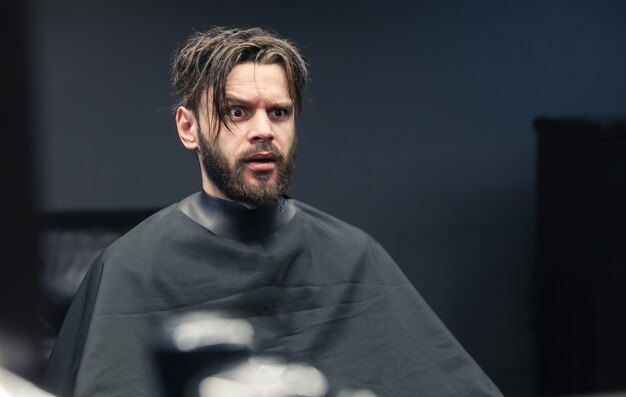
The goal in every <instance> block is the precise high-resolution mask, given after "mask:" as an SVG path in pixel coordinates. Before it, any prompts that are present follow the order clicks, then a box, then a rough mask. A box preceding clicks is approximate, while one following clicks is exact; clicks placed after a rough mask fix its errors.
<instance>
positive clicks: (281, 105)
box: [226, 95, 293, 108]
mask: <svg viewBox="0 0 626 397" xmlns="http://www.w3.org/2000/svg"><path fill="white" fill-rule="evenodd" d="M226 102H228V103H230V102H234V103H241V104H243V105H250V104H251V102H250V101H247V100H245V99H242V98H237V97H235V96H232V95H228V96H226ZM272 108H293V102H292V101H287V102H277V103H274V104H272Z"/></svg>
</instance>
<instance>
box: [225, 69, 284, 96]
mask: <svg viewBox="0 0 626 397" xmlns="http://www.w3.org/2000/svg"><path fill="white" fill-rule="evenodd" d="M226 96H227V97H235V98H238V99H244V100H247V101H255V100H259V99H263V100H265V101H271V102H290V101H291V97H290V95H289V83H288V82H287V75H286V73H285V69H284V68H283V67H282V66H281V65H279V64H275V63H273V64H260V63H253V62H249V63H242V64H238V65H235V66H234V67H233V69H232V70H231V71H230V73H229V74H228V77H227V79H226Z"/></svg>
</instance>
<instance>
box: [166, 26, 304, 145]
mask: <svg viewBox="0 0 626 397" xmlns="http://www.w3.org/2000/svg"><path fill="white" fill-rule="evenodd" d="M247 62H254V63H259V64H279V65H281V66H282V67H283V69H284V70H285V74H286V75H287V84H288V86H289V95H290V96H291V100H292V101H293V104H294V110H295V112H296V114H299V113H300V111H301V108H302V98H303V94H304V90H305V88H306V83H307V78H308V77H307V76H308V70H307V69H308V65H307V61H306V59H305V58H304V57H303V56H302V54H301V53H300V51H299V50H298V49H297V48H296V46H295V45H294V44H293V43H291V42H289V41H287V40H285V39H283V38H281V37H279V36H278V35H277V34H275V33H273V32H270V31H268V30H266V29H262V28H250V29H238V28H224V27H214V28H212V29H210V30H208V31H206V32H197V33H195V34H193V35H192V36H191V37H189V38H188V39H187V40H186V41H185V42H184V43H183V44H182V45H181V47H180V48H179V49H178V51H176V54H175V56H174V62H173V65H172V80H173V84H174V89H175V90H176V93H177V95H178V103H177V104H176V107H178V106H184V107H186V108H189V109H191V110H192V111H193V112H194V114H195V115H196V117H197V116H198V115H199V111H201V110H202V109H200V104H201V99H202V95H205V97H206V99H207V102H206V103H207V109H206V110H207V115H211V116H212V117H211V120H210V121H211V123H212V127H213V130H214V131H218V126H219V125H220V123H223V124H224V125H226V126H227V127H228V126H229V122H230V115H229V113H228V104H227V102H226V92H225V91H226V79H227V77H228V74H229V73H230V71H231V70H232V68H233V67H234V66H235V65H238V64H241V63H247ZM211 99H212V100H211ZM209 110H210V111H209ZM211 135H212V136H213V137H214V138H217V134H211Z"/></svg>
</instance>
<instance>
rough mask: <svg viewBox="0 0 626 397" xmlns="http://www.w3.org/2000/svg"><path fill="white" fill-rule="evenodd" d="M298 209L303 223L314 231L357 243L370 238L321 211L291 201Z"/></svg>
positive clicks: (354, 227) (356, 228) (357, 229)
mask: <svg viewBox="0 0 626 397" xmlns="http://www.w3.org/2000/svg"><path fill="white" fill-rule="evenodd" d="M293 203H294V205H295V206H296V208H297V209H298V213H299V216H300V218H301V219H302V221H303V223H304V224H305V225H306V226H307V227H309V228H310V229H312V230H314V231H319V232H323V233H327V234H330V235H341V236H342V237H344V238H350V239H354V240H358V241H366V240H370V239H371V237H370V236H369V235H368V234H367V233H366V232H365V231H363V230H361V229H359V228H358V227H356V226H353V225H351V224H349V223H347V222H345V221H342V220H341V219H339V218H336V217H334V216H333V215H330V214H328V213H326V212H324V211H322V210H319V209H317V208H315V207H312V206H310V205H308V204H305V203H303V202H301V201H297V200H293Z"/></svg>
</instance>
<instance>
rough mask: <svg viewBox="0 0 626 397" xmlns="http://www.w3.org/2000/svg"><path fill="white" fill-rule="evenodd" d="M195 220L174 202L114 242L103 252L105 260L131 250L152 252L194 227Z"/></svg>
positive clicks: (134, 251)
mask: <svg viewBox="0 0 626 397" xmlns="http://www.w3.org/2000/svg"><path fill="white" fill-rule="evenodd" d="M194 225H195V226H197V225H196V224H195V223H194V222H190V221H189V219H188V218H187V217H186V216H185V215H184V214H183V213H182V212H180V210H178V208H177V207H176V205H175V204H172V205H170V206H168V207H166V208H164V209H162V210H160V211H158V212H156V213H154V214H153V215H151V216H149V217H148V218H146V219H145V220H144V221H142V222H141V223H139V224H138V225H137V226H135V227H134V228H133V229H131V230H130V231H129V232H127V233H126V234H124V235H123V236H121V237H120V238H119V239H117V240H116V241H115V242H113V243H112V244H111V245H110V246H109V247H107V248H106V250H105V251H104V252H103V258H102V259H103V260H105V262H108V261H107V259H111V258H112V257H116V256H118V255H126V254H128V253H129V252H133V253H141V252H145V253H147V252H151V251H154V250H155V249H156V250H158V249H159V248H160V247H164V246H165V245H166V243H167V242H172V241H173V239H175V238H176V237H177V236H180V234H181V233H183V232H185V231H189V230H190V229H191V230H193V229H194Z"/></svg>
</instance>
